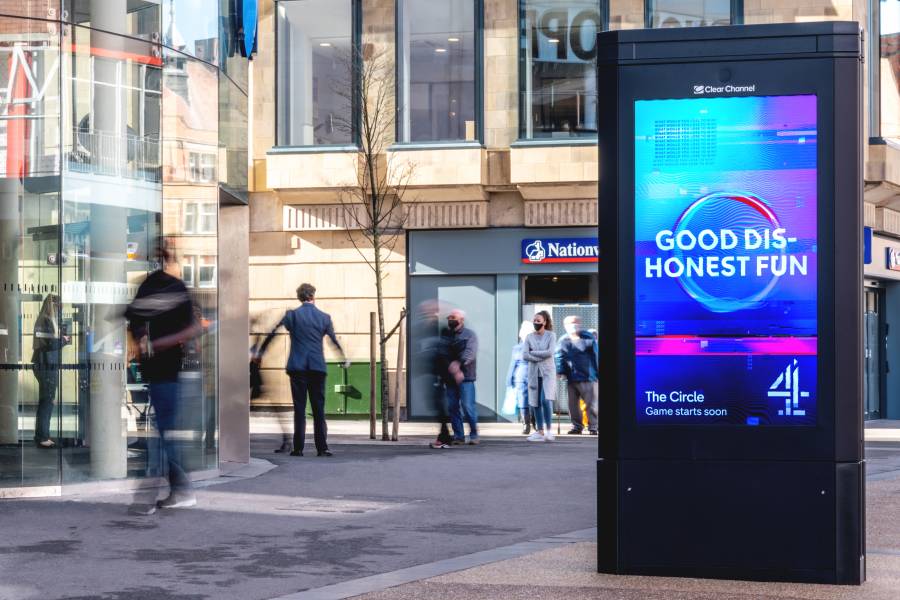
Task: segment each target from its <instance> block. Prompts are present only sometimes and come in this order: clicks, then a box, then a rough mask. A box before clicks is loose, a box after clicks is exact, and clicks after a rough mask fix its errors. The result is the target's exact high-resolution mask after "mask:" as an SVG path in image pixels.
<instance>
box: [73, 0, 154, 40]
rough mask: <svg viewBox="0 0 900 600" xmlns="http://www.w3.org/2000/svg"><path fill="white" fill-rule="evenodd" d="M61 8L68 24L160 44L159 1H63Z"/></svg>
mask: <svg viewBox="0 0 900 600" xmlns="http://www.w3.org/2000/svg"><path fill="white" fill-rule="evenodd" d="M64 7H65V12H64V13H63V19H64V20H65V21H67V22H69V23H75V24H77V25H83V26H86V27H96V28H97V29H102V30H104V31H108V32H110V33H119V34H122V35H133V36H135V37H140V38H144V39H147V40H152V41H155V42H158V41H159V0H64Z"/></svg>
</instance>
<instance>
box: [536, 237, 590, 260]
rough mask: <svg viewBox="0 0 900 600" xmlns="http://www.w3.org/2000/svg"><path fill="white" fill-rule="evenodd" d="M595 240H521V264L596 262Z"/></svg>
mask: <svg viewBox="0 0 900 600" xmlns="http://www.w3.org/2000/svg"><path fill="white" fill-rule="evenodd" d="M598 256H599V250H598V245H597V238H541V239H527V240H522V262H523V263H525V264H530V265H540V264H546V263H579V262H597V258H598Z"/></svg>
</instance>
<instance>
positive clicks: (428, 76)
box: [397, 0, 478, 142]
mask: <svg viewBox="0 0 900 600" xmlns="http://www.w3.org/2000/svg"><path fill="white" fill-rule="evenodd" d="M399 1H401V10H400V19H399V22H398V24H397V26H398V29H399V30H400V38H401V42H400V71H399V77H400V81H401V86H400V93H401V98H400V101H399V108H400V114H401V120H400V138H401V140H402V141H404V142H433V141H456V140H469V141H474V140H476V139H477V137H478V130H477V126H476V122H475V119H476V114H477V107H476V105H475V103H476V100H475V97H476V93H475V92H476V87H475V85H476V82H475V74H476V73H477V71H478V70H477V66H476V56H475V54H476V53H475V42H476V38H475V6H476V2H475V1H474V0H445V1H444V2H433V1H432V0H399Z"/></svg>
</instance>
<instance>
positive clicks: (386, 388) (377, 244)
mask: <svg viewBox="0 0 900 600" xmlns="http://www.w3.org/2000/svg"><path fill="white" fill-rule="evenodd" d="M372 241H373V242H374V244H373V246H374V250H375V297H376V300H377V303H378V309H377V310H378V359H379V360H380V361H381V365H380V367H379V370H380V371H381V439H382V440H384V441H386V442H387V441H390V439H391V437H390V434H389V432H388V407H389V406H390V397H391V391H390V390H391V388H390V383H389V382H388V365H387V340H386V339H385V329H384V289H383V285H382V284H383V280H382V274H381V270H382V268H383V267H382V264H381V262H382V261H381V236H380V235H379V234H378V233H377V232H376V233H375V235H373V236H372Z"/></svg>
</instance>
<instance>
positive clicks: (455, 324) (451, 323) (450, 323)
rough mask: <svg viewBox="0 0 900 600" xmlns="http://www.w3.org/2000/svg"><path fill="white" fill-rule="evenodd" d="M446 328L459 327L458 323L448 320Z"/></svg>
mask: <svg viewBox="0 0 900 600" xmlns="http://www.w3.org/2000/svg"><path fill="white" fill-rule="evenodd" d="M447 327H449V328H450V329H456V328H457V327H459V321H456V320H453V319H448V320H447Z"/></svg>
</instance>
